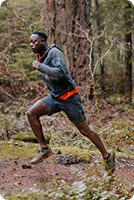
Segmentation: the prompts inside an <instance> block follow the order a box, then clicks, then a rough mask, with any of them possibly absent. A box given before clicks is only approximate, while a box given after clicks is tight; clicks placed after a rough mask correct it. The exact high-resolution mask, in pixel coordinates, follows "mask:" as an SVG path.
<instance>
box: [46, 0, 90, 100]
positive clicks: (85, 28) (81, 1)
mask: <svg viewBox="0 0 134 200" xmlns="http://www.w3.org/2000/svg"><path fill="white" fill-rule="evenodd" d="M45 8H46V9H45V13H46V15H45V29H46V32H47V33H48V35H49V36H50V37H49V38H50V40H51V42H54V43H56V44H57V45H58V46H60V47H61V49H62V50H63V51H64V54H65V57H66V63H67V67H68V69H69V72H70V73H71V75H72V77H73V79H74V80H75V82H76V83H77V85H78V89H79V91H80V92H82V93H83V95H84V94H85V95H86V96H88V94H89V93H90V88H89V84H90V78H89V77H90V72H89V67H88V64H89V57H88V56H87V55H88V54H89V51H90V43H89V42H88V41H87V38H86V36H90V35H91V0H90V1H89V0H75V1H73V0H68V1H64V0H60V1H56V0H51V1H47V2H46V5H45ZM86 34H87V35H86Z"/></svg>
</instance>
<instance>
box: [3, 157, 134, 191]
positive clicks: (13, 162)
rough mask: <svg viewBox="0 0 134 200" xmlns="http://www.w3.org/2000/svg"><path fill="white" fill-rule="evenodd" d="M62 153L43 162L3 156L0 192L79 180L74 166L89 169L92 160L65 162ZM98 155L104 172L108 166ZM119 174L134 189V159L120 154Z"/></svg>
mask: <svg viewBox="0 0 134 200" xmlns="http://www.w3.org/2000/svg"><path fill="white" fill-rule="evenodd" d="M58 156H59V155H54V156H51V157H49V158H47V159H46V160H44V161H43V162H42V163H40V164H37V165H30V160H29V159H28V160H23V161H21V162H20V161H19V160H18V159H8V160H0V169H1V171H0V194H11V193H12V192H15V191H21V192H23V193H24V192H32V191H33V192H34V191H36V189H37V188H38V186H43V188H45V189H46V190H47V183H48V182H49V183H50V182H51V181H52V180H53V179H54V180H65V181H66V182H68V183H72V182H73V181H76V180H78V179H79V178H78V176H77V174H75V173H73V171H72V167H73V168H77V169H79V170H81V171H83V172H85V173H86V172H87V170H88V168H89V166H90V164H91V163H92V161H91V162H89V163H88V164H87V163H86V164H85V163H82V162H81V163H77V164H73V165H62V164H60V163H59V162H58ZM98 158H99V157H98V156H95V157H94V158H93V160H94V161H93V162H96V163H97V168H98V169H99V171H101V172H102V173H103V172H105V170H104V166H103V164H102V163H101V161H100V159H98ZM114 175H115V177H116V178H117V180H119V181H120V182H122V183H124V184H125V185H126V186H128V187H129V188H130V190H133V188H132V186H133V184H134V159H132V158H126V157H116V170H115V172H114Z"/></svg>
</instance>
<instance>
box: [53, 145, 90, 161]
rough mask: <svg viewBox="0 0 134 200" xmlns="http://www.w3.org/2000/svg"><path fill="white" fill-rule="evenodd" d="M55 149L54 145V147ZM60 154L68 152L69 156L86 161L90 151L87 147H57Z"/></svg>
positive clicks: (88, 158)
mask: <svg viewBox="0 0 134 200" xmlns="http://www.w3.org/2000/svg"><path fill="white" fill-rule="evenodd" d="M54 149H55V147H54ZM58 149H59V150H60V151H61V153H62V154H69V155H71V156H74V157H77V160H79V161H81V162H85V163H88V162H89V160H90V158H91V152H90V151H89V150H88V149H80V148H77V147H66V146H61V147H58Z"/></svg>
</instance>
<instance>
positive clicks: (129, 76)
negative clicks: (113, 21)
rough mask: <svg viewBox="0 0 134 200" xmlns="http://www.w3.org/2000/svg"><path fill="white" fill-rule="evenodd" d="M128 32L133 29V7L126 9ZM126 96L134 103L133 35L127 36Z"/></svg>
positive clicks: (125, 16)
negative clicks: (133, 88)
mask: <svg viewBox="0 0 134 200" xmlns="http://www.w3.org/2000/svg"><path fill="white" fill-rule="evenodd" d="M124 19H125V26H126V32H127V31H128V28H129V30H130V27H132V21H131V20H132V9H131V5H128V6H127V7H126V11H125V15H124ZM125 49H126V52H125V96H126V98H127V99H128V101H129V102H130V103H131V102H132V33H131V32H130V33H129V32H128V33H127V34H126V35H125Z"/></svg>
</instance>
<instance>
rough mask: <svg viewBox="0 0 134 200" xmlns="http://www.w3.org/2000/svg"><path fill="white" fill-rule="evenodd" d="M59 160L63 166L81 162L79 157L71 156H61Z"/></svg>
mask: <svg viewBox="0 0 134 200" xmlns="http://www.w3.org/2000/svg"><path fill="white" fill-rule="evenodd" d="M57 160H58V163H60V164H61V165H71V164H76V163H78V162H79V161H78V159H77V157H75V156H71V155H59V156H58V157H57Z"/></svg>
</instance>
